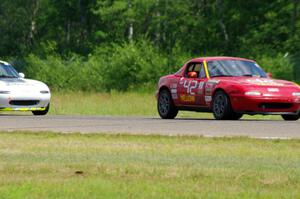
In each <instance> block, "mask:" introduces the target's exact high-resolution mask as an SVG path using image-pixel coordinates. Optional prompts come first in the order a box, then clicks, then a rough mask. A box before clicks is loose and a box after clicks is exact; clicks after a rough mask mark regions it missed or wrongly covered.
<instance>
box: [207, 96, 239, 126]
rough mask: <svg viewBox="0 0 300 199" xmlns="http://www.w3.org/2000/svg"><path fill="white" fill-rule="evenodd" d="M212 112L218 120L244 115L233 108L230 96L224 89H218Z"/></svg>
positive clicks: (234, 118) (235, 118)
mask: <svg viewBox="0 0 300 199" xmlns="http://www.w3.org/2000/svg"><path fill="white" fill-rule="evenodd" d="M212 112H213V114H214V117H215V119H216V120H238V119H240V118H241V117H242V116H243V115H242V114H239V113H235V112H234V111H233V110H232V108H231V103H230V99H229V97H228V96H227V95H226V94H225V93H224V92H223V91H217V92H216V93H215V95H214V97H213V102H212Z"/></svg>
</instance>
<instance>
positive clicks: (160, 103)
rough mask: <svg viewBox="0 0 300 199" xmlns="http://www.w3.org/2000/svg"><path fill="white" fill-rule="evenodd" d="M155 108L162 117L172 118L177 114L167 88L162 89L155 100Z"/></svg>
mask: <svg viewBox="0 0 300 199" xmlns="http://www.w3.org/2000/svg"><path fill="white" fill-rule="evenodd" d="M157 110H158V113H159V115H160V117H161V118H162V119H174V118H175V117H176V116H177V114H178V109H177V108H176V107H175V105H174V102H173V100H172V97H171V94H170V92H169V91H168V90H162V91H160V93H159V96H158V100H157Z"/></svg>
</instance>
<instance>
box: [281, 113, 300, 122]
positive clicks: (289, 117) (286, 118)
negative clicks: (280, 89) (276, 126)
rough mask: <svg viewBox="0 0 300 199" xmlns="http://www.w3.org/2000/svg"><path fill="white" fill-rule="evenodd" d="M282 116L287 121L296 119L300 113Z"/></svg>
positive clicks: (299, 116)
mask: <svg viewBox="0 0 300 199" xmlns="http://www.w3.org/2000/svg"><path fill="white" fill-rule="evenodd" d="M281 117H282V118H283V119H284V120H286V121H296V120H298V119H299V118H300V113H298V114H297V115H288V114H286V115H281Z"/></svg>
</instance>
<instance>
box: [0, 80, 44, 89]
mask: <svg viewBox="0 0 300 199" xmlns="http://www.w3.org/2000/svg"><path fill="white" fill-rule="evenodd" d="M0 91H23V92H32V91H33V92H34V91H49V88H48V86H47V85H46V84H44V83H43V82H40V81H36V80H31V79H23V78H0Z"/></svg>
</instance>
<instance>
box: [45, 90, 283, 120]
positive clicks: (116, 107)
mask: <svg viewBox="0 0 300 199" xmlns="http://www.w3.org/2000/svg"><path fill="white" fill-rule="evenodd" d="M50 114H53V115H109V116H152V117H153V116H155V117H158V113H157V109H156V98H155V93H154V92H152V93H151V92H126V93H119V92H112V93H83V92H73V93H72V92H68V93H53V94H52V102H51V109H50ZM178 117H184V118H208V119H211V118H213V115H212V114H211V113H196V112H187V111H180V112H179V114H178ZM243 119H267V120H269V119H272V120H278V119H281V117H280V116H261V115H256V116H244V117H243Z"/></svg>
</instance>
